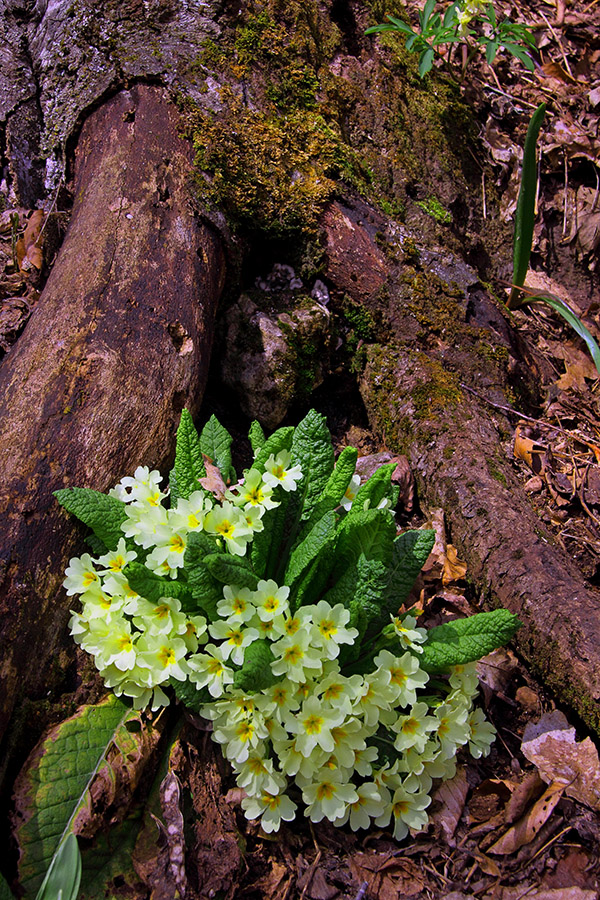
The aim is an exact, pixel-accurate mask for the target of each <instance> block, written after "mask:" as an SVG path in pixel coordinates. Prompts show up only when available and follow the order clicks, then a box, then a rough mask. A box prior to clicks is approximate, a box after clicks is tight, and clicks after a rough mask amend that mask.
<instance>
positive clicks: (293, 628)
mask: <svg viewBox="0 0 600 900" xmlns="http://www.w3.org/2000/svg"><path fill="white" fill-rule="evenodd" d="M283 627H284V628H285V630H286V632H287V634H289V635H294V634H296V632H297V631H298V629H299V628H300V619H298V618H296V616H294V618H293V619H288V620H287V622H286V623H285V625H284V626H283Z"/></svg>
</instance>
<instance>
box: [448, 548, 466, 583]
mask: <svg viewBox="0 0 600 900" xmlns="http://www.w3.org/2000/svg"><path fill="white" fill-rule="evenodd" d="M466 574H467V564H466V562H463V560H462V559H459V558H458V553H457V550H456V547H453V546H452V544H447V545H446V558H445V560H444V569H443V572H442V584H443V585H444V587H447V586H448V585H449V584H453V583H454V582H455V581H460V580H461V579H462V578H464V577H465V575H466Z"/></svg>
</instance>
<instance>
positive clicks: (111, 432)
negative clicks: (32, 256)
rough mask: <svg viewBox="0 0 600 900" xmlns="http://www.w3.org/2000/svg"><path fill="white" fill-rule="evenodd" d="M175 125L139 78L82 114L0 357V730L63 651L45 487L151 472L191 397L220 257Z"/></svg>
mask: <svg viewBox="0 0 600 900" xmlns="http://www.w3.org/2000/svg"><path fill="white" fill-rule="evenodd" d="M179 127H180V123H179V119H178V115H177V113H176V110H175V109H174V107H173V105H172V104H171V103H170V102H169V100H168V99H167V96H166V93H165V91H164V90H163V89H159V88H155V87H147V86H142V85H138V86H136V87H133V88H132V89H131V90H130V91H123V92H121V93H119V94H117V95H116V96H114V97H113V98H112V99H111V100H109V101H108V102H107V103H105V104H103V105H102V106H101V107H100V108H99V109H98V110H97V111H96V112H94V113H93V114H92V115H91V116H90V117H89V118H88V120H87V121H86V123H85V125H84V127H83V129H82V132H81V135H80V137H79V141H78V144H77V151H76V154H75V178H74V195H75V204H74V208H73V215H72V218H71V222H70V226H69V229H68V233H67V236H66V238H65V241H64V243H63V246H62V248H61V251H60V254H59V256H58V259H57V260H56V263H55V265H54V267H53V269H52V272H51V274H50V277H49V279H48V282H47V284H46V287H45V289H44V291H43V294H42V296H41V298H40V300H39V303H38V305H37V307H36V309H35V311H34V313H33V315H32V317H31V319H30V321H29V323H28V325H27V327H26V330H25V332H24V333H23V334H22V336H21V337H20V338H19V340H18V342H17V345H16V346H15V347H13V348H12V350H11V351H10V352H9V353H8V354H7V356H6V357H5V358H4V360H3V362H2V364H1V366H0V468H1V470H2V473H3V474H2V482H1V486H0V530H1V535H0V547H1V562H0V583H1V596H2V607H1V620H0V637H1V641H2V647H3V652H2V671H1V678H0V731H2V730H3V729H4V728H5V727H6V724H7V722H8V720H9V718H10V714H11V710H12V708H13V705H14V703H15V701H16V700H17V699H18V697H19V696H20V695H22V694H27V695H29V696H36V695H37V696H40V695H45V693H46V690H47V688H48V686H49V684H51V683H52V681H53V680H55V679H56V675H57V674H60V669H61V667H62V665H63V664H64V661H65V660H67V659H68V658H69V657H68V656H66V655H64V657H63V656H61V650H62V649H63V648H64V647H65V635H66V631H67V629H66V627H65V626H66V621H67V618H68V605H67V604H66V603H65V598H64V596H63V594H62V591H60V584H61V581H62V577H63V576H62V575H61V573H62V572H64V568H65V565H66V563H67V561H68V559H69V557H70V556H71V555H73V554H74V553H75V551H76V549H78V550H79V551H80V550H81V546H80V544H79V541H80V539H81V538H80V533H79V531H78V530H76V529H75V528H74V525H73V522H72V521H71V520H70V517H69V516H67V515H66V514H65V513H64V511H62V510H61V509H60V508H59V506H58V504H57V503H56V501H55V500H54V498H53V496H52V492H53V491H54V490H57V489H59V488H63V487H68V486H75V485H79V486H85V487H94V488H96V489H97V490H100V491H105V490H108V489H109V488H110V487H111V486H113V485H114V484H115V483H116V482H117V481H118V480H119V479H120V478H121V477H122V476H123V475H125V474H128V473H132V472H133V470H134V469H135V468H136V466H138V465H148V466H150V467H159V468H161V467H163V466H165V464H166V463H167V461H168V460H167V459H166V455H167V456H168V453H169V451H170V448H171V447H172V445H173V439H174V433H175V430H176V427H177V424H178V421H179V417H180V413H181V410H182V408H183V407H184V406H187V407H188V408H190V409H191V411H192V413H194V412H195V411H197V409H198V408H199V405H200V402H201V399H202V391H203V387H204V383H205V380H206V376H207V371H208V363H209V357H210V348H211V341H212V333H213V320H214V315H215V310H216V305H217V300H218V297H219V294H220V291H221V288H222V285H223V276H224V254H223V250H222V245H221V240H220V238H219V237H218V235H217V234H216V233H215V232H214V231H213V229H212V228H211V227H210V226H208V225H205V224H203V223H199V222H198V221H197V220H196V218H195V217H194V214H193V212H192V209H191V206H190V203H189V178H190V176H191V158H190V149H189V145H188V144H187V143H186V142H185V141H184V140H183V139H182V138H181V137H180V135H179ZM57 670H58V672H57Z"/></svg>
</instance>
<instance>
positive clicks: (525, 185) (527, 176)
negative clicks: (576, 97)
mask: <svg viewBox="0 0 600 900" xmlns="http://www.w3.org/2000/svg"><path fill="white" fill-rule="evenodd" d="M545 114H546V104H545V103H542V104H541V105H540V106H538V108H537V109H536V111H535V112H534V114H533V115H532V117H531V121H530V122H529V127H528V129H527V137H526V138H525V147H524V149H523V172H522V175H521V188H520V190H519V199H518V200H517V211H516V214H515V235H514V240H513V277H512V282H513V285H514V287H513V289H512V291H511V293H510V297H509V300H508V308H509V309H515V308H516V307H517V306H518V305H519V304H518V302H517V298H518V296H519V293H520V291H519V289H520V288H521V287H522V286H523V285H524V284H525V278H526V276H527V270H528V268H529V258H530V256H531V244H532V242H533V225H534V221H535V195H536V191H537V161H536V145H537V139H538V135H539V133H540V128H541V127H542V122H543V121H544V115H545Z"/></svg>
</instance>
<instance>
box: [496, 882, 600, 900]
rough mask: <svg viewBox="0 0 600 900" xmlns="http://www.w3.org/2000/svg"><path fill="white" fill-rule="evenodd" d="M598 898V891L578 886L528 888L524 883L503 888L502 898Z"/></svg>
mask: <svg viewBox="0 0 600 900" xmlns="http://www.w3.org/2000/svg"><path fill="white" fill-rule="evenodd" d="M521 898H523V900H597V898H598V894H597V893H596V891H584V890H582V889H581V888H578V887H568V888H558V889H556V888H550V889H546V890H544V888H540V889H539V890H537V891H535V890H533V891H532V890H526V888H524V887H523V885H522V884H521V885H519V886H518V887H511V888H503V889H502V894H501V896H500V900H521Z"/></svg>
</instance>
